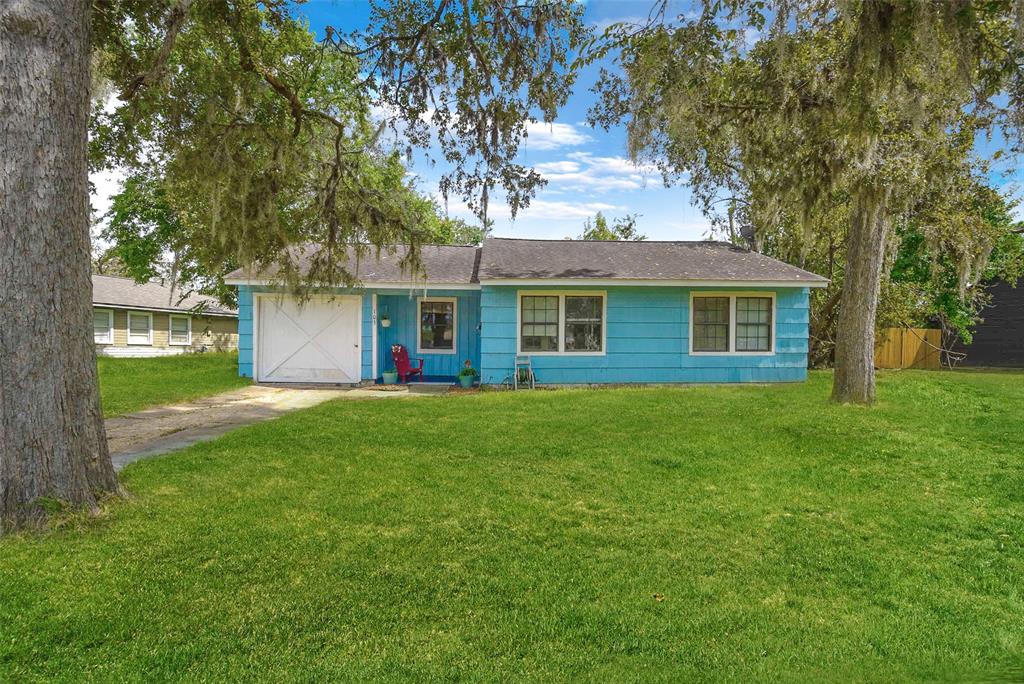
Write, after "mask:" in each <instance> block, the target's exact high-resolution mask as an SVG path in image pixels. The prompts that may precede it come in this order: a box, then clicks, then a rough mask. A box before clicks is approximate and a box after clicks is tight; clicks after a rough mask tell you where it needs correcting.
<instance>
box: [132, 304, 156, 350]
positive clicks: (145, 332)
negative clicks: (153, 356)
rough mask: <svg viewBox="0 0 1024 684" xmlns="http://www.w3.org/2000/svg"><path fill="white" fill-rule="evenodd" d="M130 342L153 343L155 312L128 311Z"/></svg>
mask: <svg viewBox="0 0 1024 684" xmlns="http://www.w3.org/2000/svg"><path fill="white" fill-rule="evenodd" d="M128 344H153V314H150V313H144V312H141V311H129V312H128Z"/></svg>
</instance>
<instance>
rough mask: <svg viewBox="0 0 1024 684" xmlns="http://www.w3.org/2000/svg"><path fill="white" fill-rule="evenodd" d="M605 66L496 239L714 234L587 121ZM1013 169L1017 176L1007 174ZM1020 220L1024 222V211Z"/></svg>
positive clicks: (531, 160)
mask: <svg viewBox="0 0 1024 684" xmlns="http://www.w3.org/2000/svg"><path fill="white" fill-rule="evenodd" d="M673 4H674V5H675V7H673V9H672V10H671V11H672V12H673V13H677V12H678V10H679V7H680V6H681V5H682V4H685V2H684V0H675V1H674V2H673ZM650 5H651V0H590V2H588V3H587V7H586V20H587V21H588V22H590V23H591V24H594V25H595V26H599V27H600V26H604V25H607V24H609V23H612V22H614V21H623V20H630V19H633V20H638V19H639V18H640V17H643V16H646V13H647V12H648V10H649V8H650ZM299 12H300V13H301V14H304V15H305V16H306V17H307V18H308V20H309V22H310V28H312V29H313V30H314V31H316V32H317V33H318V34H319V33H322V31H323V29H324V27H325V26H328V25H330V26H334V27H335V28H338V29H340V30H344V31H349V30H353V29H357V28H363V27H364V26H365V24H366V20H367V16H368V7H367V4H366V2H365V1H364V0H309V1H308V2H306V3H305V4H303V5H300V6H299ZM597 72H598V67H597V66H594V67H591V68H589V69H588V70H587V71H586V72H584V73H583V74H582V75H581V77H580V78H579V80H578V81H577V83H576V87H575V91H574V93H573V95H572V96H571V97H570V99H569V101H568V103H567V104H566V106H565V107H563V108H562V110H561V111H560V112H559V116H558V119H557V121H556V122H555V123H554V124H544V123H537V124H532V125H530V127H529V138H528V139H527V140H526V141H524V143H523V144H522V146H521V152H520V161H521V162H522V163H523V164H526V165H528V166H533V167H534V168H536V169H537V170H538V171H539V172H540V173H541V174H542V175H543V176H544V177H545V178H546V179H547V180H548V184H547V186H546V187H544V188H542V189H541V190H540V191H539V192H538V194H537V196H536V198H535V199H534V200H533V202H532V203H531V206H530V207H529V208H528V209H526V210H525V211H522V212H520V214H519V216H518V217H517V218H516V219H515V220H514V221H513V220H512V219H511V217H510V216H509V214H508V211H507V208H506V207H505V206H504V205H503V204H500V203H499V204H496V203H495V202H494V201H493V200H492V203H491V210H490V214H491V217H492V218H493V219H494V221H495V225H494V235H497V236H503V237H536V238H555V239H560V238H564V237H576V236H578V235H579V234H580V233H581V232H582V230H583V224H584V221H585V220H586V218H587V217H589V216H593V215H594V214H595V213H596V212H598V211H601V212H603V213H604V214H605V215H606V216H609V217H615V216H623V215H625V214H635V215H638V220H637V223H638V227H639V229H640V232H641V233H643V234H645V235H646V236H647V237H648V238H649V239H654V240H697V239H702V238H705V237H707V236H708V234H709V233H708V231H709V224H708V221H707V219H705V218H704V216H703V215H702V214H701V212H700V211H698V210H697V209H696V208H694V207H693V206H692V205H691V202H690V198H691V195H690V192H689V190H688V189H687V188H686V187H685V186H684V185H677V186H675V187H670V188H666V187H664V186H663V184H662V181H661V176H660V175H659V174H658V173H656V172H655V171H654V170H653V169H650V168H638V167H636V166H634V165H633V164H632V162H631V161H630V160H629V159H628V155H627V152H626V134H625V130H624V129H622V128H621V127H620V128H616V129H613V130H611V131H608V132H606V131H604V130H600V129H599V130H594V129H591V128H589V127H588V126H587V125H586V123H585V119H586V115H587V110H588V109H589V108H590V106H591V104H592V103H593V101H594V95H593V93H592V92H591V91H590V88H591V86H592V85H593V84H594V82H595V80H596V78H597ZM1002 146H1003V141H1002V140H1001V138H998V137H997V138H995V139H994V140H992V141H979V151H980V152H982V153H983V154H986V155H988V154H991V152H992V151H994V150H995V149H997V148H999V147H1002ZM1019 161H1020V160H1019V159H1015V160H1010V159H1007V160H1003V161H1001V162H999V163H997V164H996V165H995V166H994V168H993V172H992V174H991V180H992V183H993V185H996V186H1000V187H1006V188H1007V189H1009V190H1010V191H1011V192H1012V193H1013V194H1014V195H1015V196H1017V197H1022V196H1024V193H1022V187H1021V186H1022V185H1024V171H1021V170H1020V169H1015V168H1014V167H1015V165H1016V164H1019ZM410 171H411V173H412V174H414V175H415V176H416V177H417V184H418V187H419V189H420V190H421V191H423V192H424V193H428V194H436V192H437V181H438V179H439V178H440V176H441V175H442V173H443V172H444V166H443V165H442V164H441V162H439V163H438V166H436V167H432V166H430V165H429V164H427V163H426V162H425V161H424V160H423V159H422V158H420V159H417V160H415V161H414V162H413V166H412V168H411V169H410ZM1007 171H1010V172H1011V173H1010V174H1009V175H1007ZM93 180H94V182H95V183H96V185H97V196H96V197H94V202H93V203H94V206H95V208H96V210H97V212H98V213H99V214H102V213H103V212H104V211H105V210H106V207H107V206H109V202H108V200H107V198H106V196H107V195H109V194H110V193H112V192H116V189H117V187H116V186H117V174H104V175H102V176H98V177H94V178H93ZM448 211H449V212H450V214H452V215H453V216H460V217H463V218H466V219H467V220H470V221H472V222H475V219H474V217H473V216H472V214H471V213H470V212H469V211H468V210H467V209H466V208H465V205H463V204H462V203H461V202H460V201H457V200H456V199H455V198H452V201H451V202H449V204H448ZM1017 214H1018V216H1019V217H1021V218H1022V219H1024V208H1022V207H1018V209H1017Z"/></svg>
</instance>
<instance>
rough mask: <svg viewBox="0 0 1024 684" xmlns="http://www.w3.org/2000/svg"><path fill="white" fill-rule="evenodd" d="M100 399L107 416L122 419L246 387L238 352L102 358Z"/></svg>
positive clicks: (100, 365) (97, 363) (98, 358)
mask: <svg viewBox="0 0 1024 684" xmlns="http://www.w3.org/2000/svg"><path fill="white" fill-rule="evenodd" d="M96 365H97V366H98V368H99V373H100V398H101V399H102V401H103V415H104V416H106V417H108V418H109V417H110V416H119V415H122V414H124V413H131V412H133V411H141V410H142V409H145V408H150V407H152V406H160V405H163V404H173V403H176V402H180V401H188V400H190V399H198V398H199V397H205V396H209V395H211V394H217V393H219V392H226V391H228V390H231V389H237V388H239V387H245V386H246V385H248V384H249V380H248V379H247V378H240V377H238V354H237V353H207V354H182V355H178V356H161V357H157V358H151V359H123V358H122V359H119V358H111V357H108V356H100V357H97V359H96Z"/></svg>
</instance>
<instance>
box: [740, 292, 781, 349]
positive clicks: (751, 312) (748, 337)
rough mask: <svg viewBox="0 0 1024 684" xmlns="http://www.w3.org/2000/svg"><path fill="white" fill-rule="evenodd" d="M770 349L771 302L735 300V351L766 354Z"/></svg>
mask: <svg viewBox="0 0 1024 684" xmlns="http://www.w3.org/2000/svg"><path fill="white" fill-rule="evenodd" d="M771 348H772V300H771V298H769V297H737V298H736V351H738V352H743V351H751V352H766V351H770V350H771Z"/></svg>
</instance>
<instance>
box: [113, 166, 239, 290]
mask: <svg viewBox="0 0 1024 684" xmlns="http://www.w3.org/2000/svg"><path fill="white" fill-rule="evenodd" d="M105 218H106V219H107V224H106V226H105V227H104V228H103V230H102V231H101V233H100V237H101V238H103V239H104V240H106V241H109V242H110V243H111V246H110V247H109V248H108V249H107V250H106V252H105V253H104V254H103V255H102V256H101V257H100V260H101V262H111V261H113V262H114V263H116V264H117V265H118V266H117V270H118V272H119V274H120V275H124V276H127V277H130V278H134V279H135V280H136V281H137V282H140V283H142V282H146V281H148V280H150V279H152V278H156V277H159V278H161V279H162V280H163V281H164V282H167V283H170V284H171V286H172V287H173V288H174V289H175V291H176V295H177V297H178V299H179V301H180V299H183V298H184V297H186V296H188V295H189V294H190V293H191V292H201V293H203V294H207V295H213V296H215V297H217V298H218V299H219V300H220V301H221V302H223V303H224V304H227V305H229V306H233V305H235V303H236V300H237V294H236V292H235V289H234V288H233V287H230V286H227V285H225V284H224V275H225V274H227V273H228V272H230V271H232V270H234V269H235V268H237V267H238V264H237V263H236V262H234V261H231V260H223V259H224V256H223V255H222V254H221V253H220V252H219V250H210V245H209V243H208V242H207V241H205V240H203V239H202V233H203V232H204V227H203V226H202V225H196V224H192V223H190V222H187V221H186V220H183V218H182V215H180V214H179V213H178V212H177V211H175V210H174V209H172V208H171V206H170V204H169V203H168V200H167V192H166V190H165V189H164V187H163V184H162V183H161V182H160V181H159V180H158V179H156V178H153V177H152V176H151V175H149V174H147V173H146V172H143V171H140V172H137V173H135V174H133V175H132V176H129V177H128V178H127V179H126V180H125V183H124V186H123V188H122V189H121V192H119V193H118V194H117V195H115V196H114V198H113V202H112V203H111V208H110V211H109V212H108V213H107V215H106V216H105ZM197 233H198V235H197Z"/></svg>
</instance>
